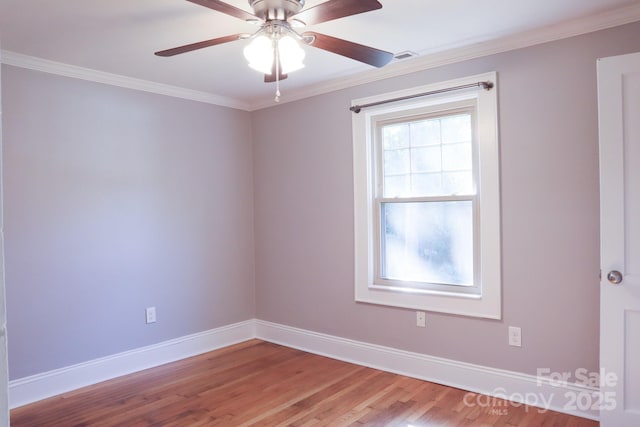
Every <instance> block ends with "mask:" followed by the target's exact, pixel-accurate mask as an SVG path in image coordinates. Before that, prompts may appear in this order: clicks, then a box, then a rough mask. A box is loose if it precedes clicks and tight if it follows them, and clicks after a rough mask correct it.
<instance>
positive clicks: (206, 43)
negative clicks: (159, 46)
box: [155, 34, 244, 56]
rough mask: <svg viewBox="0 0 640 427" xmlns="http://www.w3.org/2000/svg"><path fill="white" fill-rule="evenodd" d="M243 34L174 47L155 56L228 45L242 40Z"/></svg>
mask: <svg viewBox="0 0 640 427" xmlns="http://www.w3.org/2000/svg"><path fill="white" fill-rule="evenodd" d="M243 36H244V34H233V35H231V36H224V37H218V38H216V39H211V40H204V41H201V42H197V43H191V44H186V45H184V46H179V47H174V48H172V49H167V50H161V51H159V52H156V53H155V54H156V55H158V56H173V55H179V54H181V53H187V52H191V51H193V50H198V49H202V48H204V47H209V46H215V45H217V44H222V43H228V42H232V41H235V40H238V39H240V38H242V37H243Z"/></svg>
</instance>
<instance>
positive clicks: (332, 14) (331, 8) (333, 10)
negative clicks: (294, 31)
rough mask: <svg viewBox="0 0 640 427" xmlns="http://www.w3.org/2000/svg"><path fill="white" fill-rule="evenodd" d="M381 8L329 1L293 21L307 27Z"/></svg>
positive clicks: (366, 2)
mask: <svg viewBox="0 0 640 427" xmlns="http://www.w3.org/2000/svg"><path fill="white" fill-rule="evenodd" d="M189 1H191V0H189ZM380 8H382V5H381V4H380V2H379V1H377V0H329V1H327V2H324V3H321V4H319V5H317V6H314V7H310V8H309V9H305V10H303V11H302V12H300V13H298V14H296V15H294V16H293V19H294V20H296V21H302V22H304V23H305V24H306V25H313V24H319V23H321V22H327V21H332V20H334V19H338V18H344V17H345V16H351V15H357V14H359V13H363V12H369V11H372V10H376V9H380Z"/></svg>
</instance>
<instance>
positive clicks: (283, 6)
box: [249, 0, 304, 21]
mask: <svg viewBox="0 0 640 427" xmlns="http://www.w3.org/2000/svg"><path fill="white" fill-rule="evenodd" d="M249 5H251V7H252V8H253V11H254V14H255V15H256V16H257V17H259V18H261V19H264V20H265V21H270V20H274V19H277V20H281V21H286V20H287V19H289V17H291V16H293V15H295V14H297V13H298V12H300V10H302V8H303V7H304V0H249Z"/></svg>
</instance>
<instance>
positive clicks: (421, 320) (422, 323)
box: [416, 311, 427, 328]
mask: <svg viewBox="0 0 640 427" xmlns="http://www.w3.org/2000/svg"><path fill="white" fill-rule="evenodd" d="M416 326H419V327H421V328H426V327H427V319H426V316H425V314H424V311H416Z"/></svg>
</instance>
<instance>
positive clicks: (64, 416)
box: [11, 340, 598, 427]
mask: <svg viewBox="0 0 640 427" xmlns="http://www.w3.org/2000/svg"><path fill="white" fill-rule="evenodd" d="M465 396H466V398H465ZM476 403H479V404H476ZM487 403H491V404H490V405H488V404H487ZM11 425H12V426H13V427H19V426H28V427H35V426H55V427H66V426H74V427H81V426H110V427H111V426H127V427H131V426H180V427H183V426H189V427H191V426H193V427H196V426H300V427H302V426H316V425H323V426H363V425H366V426H403V427H409V426H413V427H418V426H474V427H475V426H574V427H575V426H597V425H598V423H597V422H594V421H590V420H586V419H582V418H577V417H572V416H569V415H565V414H560V413H557V412H552V411H547V412H541V410H539V409H538V408H533V407H524V406H515V405H512V404H509V403H508V402H506V401H503V400H499V399H493V398H490V397H487V396H480V395H476V394H473V393H471V394H468V393H467V392H465V391H463V390H459V389H455V388H451V387H445V386H442V385H438V384H434V383H429V382H426V381H420V380H417V379H413V378H408V377H404V376H401V375H395V374H391V373H388V372H383V371H378V370H375V369H371V368H365V367H362V366H357V365H353V364H350V363H345V362H340V361H337V360H334V359H329V358H326V357H321V356H317V355H313V354H310V353H305V352H302V351H299V350H294V349H291V348H287V347H282V346H278V345H275V344H271V343H267V342H263V341H259V340H252V341H248V342H245V343H242V344H238V345H235V346H231V347H227V348H224V349H221V350H217V351H214V352H211V353H206V354H203V355H200V356H196V357H193V358H190V359H187V360H183V361H179V362H175V363H171V364H168V365H163V366H160V367H157V368H153V369H149V370H146V371H143V372H139V373H136V374H132V375H128V376H126V377H121V378H117V379H114V380H111V381H107V382H104V383H101V384H97V385H94V386H91V387H86V388H84V389H81V390H76V391H73V392H71V393H67V394H64V395H61V396H57V397H53V398H50V399H47V400H44V401H41V402H36V403H34V404H31V405H28V406H23V407H21V408H17V409H14V410H13V411H11Z"/></svg>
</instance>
